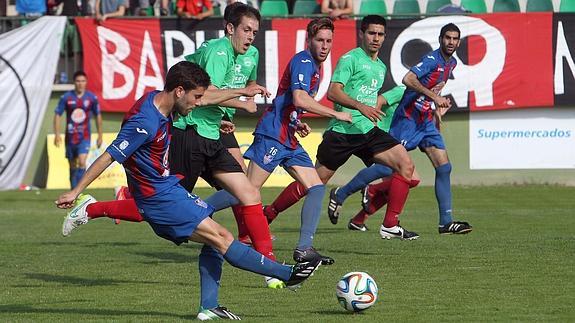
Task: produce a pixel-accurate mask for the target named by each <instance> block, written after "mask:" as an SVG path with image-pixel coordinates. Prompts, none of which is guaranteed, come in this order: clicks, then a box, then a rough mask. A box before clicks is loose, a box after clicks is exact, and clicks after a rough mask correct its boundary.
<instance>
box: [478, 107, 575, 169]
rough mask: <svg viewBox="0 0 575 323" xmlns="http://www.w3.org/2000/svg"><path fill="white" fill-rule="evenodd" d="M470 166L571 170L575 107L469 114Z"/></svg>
mask: <svg viewBox="0 0 575 323" xmlns="http://www.w3.org/2000/svg"><path fill="white" fill-rule="evenodd" d="M469 143H470V146H469V167H470V168H471V169H552V168H556V169H557V168H560V169H574V168H575V109H568V108H565V109H559V108H547V109H525V110H515V111H497V112H481V113H471V114H470V115H469Z"/></svg>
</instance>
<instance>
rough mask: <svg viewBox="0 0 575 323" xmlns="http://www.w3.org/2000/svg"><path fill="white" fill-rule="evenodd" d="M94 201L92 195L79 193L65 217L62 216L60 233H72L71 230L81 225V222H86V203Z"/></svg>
mask: <svg viewBox="0 0 575 323" xmlns="http://www.w3.org/2000/svg"><path fill="white" fill-rule="evenodd" d="M92 203H96V199H95V198H94V197H93V196H92V195H88V194H80V195H78V198H77V199H76V202H74V207H73V208H72V210H71V211H70V212H68V214H67V215H66V217H65V218H64V223H63V224H62V235H63V236H64V237H67V236H69V235H70V233H72V230H74V229H76V228H77V227H79V226H81V225H82V224H86V223H88V220H90V219H89V218H88V213H87V212H86V209H87V208H88V205H90V204H92Z"/></svg>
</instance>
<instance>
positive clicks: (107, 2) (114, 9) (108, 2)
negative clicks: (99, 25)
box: [95, 0, 129, 22]
mask: <svg viewBox="0 0 575 323" xmlns="http://www.w3.org/2000/svg"><path fill="white" fill-rule="evenodd" d="M127 8H129V4H128V0H96V7H95V11H96V20H98V21H99V22H104V21H106V19H108V18H112V17H122V16H123V15H124V14H125V13H126V9H127Z"/></svg>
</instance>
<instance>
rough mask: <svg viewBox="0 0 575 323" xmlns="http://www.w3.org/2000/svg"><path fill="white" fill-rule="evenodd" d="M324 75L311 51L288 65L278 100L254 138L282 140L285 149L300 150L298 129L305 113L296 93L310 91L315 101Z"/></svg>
mask: <svg viewBox="0 0 575 323" xmlns="http://www.w3.org/2000/svg"><path fill="white" fill-rule="evenodd" d="M320 74H321V65H318V64H316V63H315V60H314V59H313V57H312V56H311V54H310V52H309V51H307V50H304V51H301V52H299V53H297V54H296V55H295V56H294V57H293V58H292V59H291V60H290V62H289V63H288V66H287V67H286V69H285V71H284V73H283V76H282V79H281V81H280V85H279V88H278V92H277V94H276V98H275V99H274V101H273V102H272V105H271V106H269V107H268V108H267V109H266V110H265V112H264V114H263V115H262V117H261V118H260V120H259V122H258V125H257V127H256V130H255V131H254V134H260V135H264V136H267V137H271V138H274V139H276V140H278V141H279V142H280V143H281V144H282V145H284V146H286V147H289V148H292V149H294V148H296V147H297V145H298V140H297V139H296V137H295V132H296V127H297V125H298V124H299V123H300V117H301V115H302V114H303V113H304V112H305V111H304V110H303V109H301V108H298V107H296V106H295V105H294V104H293V92H294V91H295V90H303V91H306V92H307V93H308V94H309V95H310V96H311V97H314V96H315V95H316V94H317V90H318V88H319V82H320V79H321V77H320Z"/></svg>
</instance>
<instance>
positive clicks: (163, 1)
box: [138, 0, 170, 16]
mask: <svg viewBox="0 0 575 323" xmlns="http://www.w3.org/2000/svg"><path fill="white" fill-rule="evenodd" d="M156 1H159V2H160V16H167V15H168V14H169V12H170V11H169V9H168V8H169V6H170V0H139V1H138V7H139V10H138V15H140V16H154V15H156V14H155V13H154V12H153V11H152V12H150V8H154V6H155V3H156Z"/></svg>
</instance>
